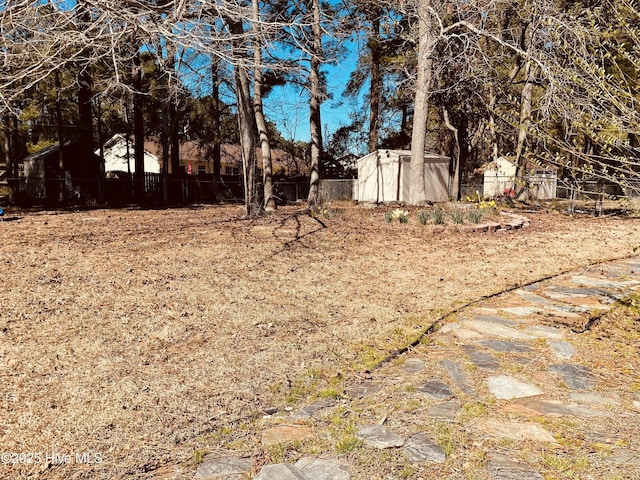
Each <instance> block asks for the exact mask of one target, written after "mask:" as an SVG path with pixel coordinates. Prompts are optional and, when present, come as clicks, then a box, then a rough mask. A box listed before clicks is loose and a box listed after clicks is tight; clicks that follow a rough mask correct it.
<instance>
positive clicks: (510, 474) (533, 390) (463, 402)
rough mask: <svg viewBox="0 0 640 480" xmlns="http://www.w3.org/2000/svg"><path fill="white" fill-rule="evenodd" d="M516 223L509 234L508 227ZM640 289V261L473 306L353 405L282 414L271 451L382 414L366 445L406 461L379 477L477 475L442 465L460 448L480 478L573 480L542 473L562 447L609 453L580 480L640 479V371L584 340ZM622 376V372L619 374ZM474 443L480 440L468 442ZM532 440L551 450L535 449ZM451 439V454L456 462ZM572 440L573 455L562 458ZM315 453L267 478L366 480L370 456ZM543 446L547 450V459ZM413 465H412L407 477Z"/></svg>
mask: <svg viewBox="0 0 640 480" xmlns="http://www.w3.org/2000/svg"><path fill="white" fill-rule="evenodd" d="M504 223H505V227H504V228H510V227H509V226H508V223H509V222H504ZM632 291H640V258H636V259H631V260H621V261H619V262H614V263H612V264H610V265H599V266H598V267H596V268H590V269H583V270H582V271H576V272H573V273H569V274H565V275H560V276H558V277H553V278H550V279H547V280H544V281H541V282H538V283H534V284H531V285H526V286H523V287H521V288H518V289H516V290H513V291H511V292H506V293H503V294H501V295H498V296H496V297H493V298H491V299H488V300H486V301H483V302H480V303H478V304H475V305H473V306H470V307H466V308H464V309H461V311H458V312H457V313H456V317H455V319H453V318H452V319H451V320H450V321H447V319H444V320H443V321H442V322H441V324H440V326H439V328H438V330H437V331H436V332H434V333H433V334H432V339H433V342H432V343H426V344H420V345H417V346H415V348H413V349H411V350H410V351H409V352H410V353H407V354H406V357H405V358H404V361H403V362H397V363H395V364H394V363H393V362H388V363H386V364H384V365H382V366H381V367H379V368H378V369H374V370H373V371H372V372H371V374H370V375H369V374H368V375H367V377H366V378H367V380H365V381H361V382H359V383H354V384H351V385H347V386H346V387H345V390H344V396H343V397H341V398H338V399H333V398H332V399H320V400H317V399H316V400H310V401H309V402H308V403H307V404H306V405H303V406H301V407H300V409H299V410H297V412H296V413H292V414H291V417H286V416H285V417H283V418H278V417H277V416H276V417H275V418H274V419H273V422H274V423H275V422H276V421H278V422H282V423H281V424H277V425H264V426H263V427H261V434H262V435H261V437H258V438H261V439H262V445H263V447H264V448H271V447H272V446H275V445H277V444H285V445H288V446H290V447H292V448H293V446H294V445H296V444H301V445H304V444H305V442H307V441H310V442H315V441H317V440H320V441H319V442H318V444H320V445H323V444H326V440H330V441H334V440H335V439H334V436H335V435H336V433H335V432H336V431H337V430H339V428H341V427H339V426H338V425H339V422H338V423H337V424H336V425H334V424H333V421H332V422H329V421H327V420H328V418H329V416H330V415H331V414H332V412H335V413H339V417H340V418H344V419H346V420H347V421H348V422H349V424H353V421H354V420H355V421H357V420H358V418H365V417H358V415H360V414H361V412H362V414H363V415H364V414H365V413H367V412H369V413H368V417H367V418H368V420H365V421H362V422H358V423H360V425H361V426H360V427H359V428H357V430H356V433H355V435H356V437H357V438H358V439H359V440H360V441H361V442H362V443H361V447H359V448H364V449H371V452H372V455H376V453H373V452H375V450H379V449H384V450H388V449H390V450H391V452H395V453H391V455H390V457H389V458H394V459H395V460H393V464H394V465H395V468H397V470H395V472H394V471H393V468H394V466H393V465H392V466H390V467H389V470H388V471H384V472H383V471H382V470H383V469H381V471H380V475H379V478H380V479H392V478H393V479H397V478H405V476H404V474H406V473H407V472H411V471H412V470H411V469H418V470H419V469H421V468H427V470H425V471H426V472H428V473H421V474H416V475H417V476H416V477H415V478H452V479H462V478H467V477H466V476H464V474H463V473H460V474H459V475H458V476H456V475H457V474H452V471H453V470H451V469H449V470H446V472H445V471H442V472H441V471H440V470H437V469H439V468H445V467H444V466H443V465H442V464H443V462H444V465H448V464H449V463H450V462H447V461H446V460H447V455H448V454H449V452H451V450H452V453H451V456H452V458H456V462H457V461H458V459H460V460H461V461H463V462H464V461H465V460H463V459H464V458H466V457H465V455H467V452H468V451H469V449H470V448H471V449H475V450H478V449H480V450H482V452H483V453H484V454H485V455H486V457H484V460H482V461H481V462H480V466H479V468H480V469H483V470H484V471H483V472H479V473H478V475H477V476H478V478H489V479H491V480H540V479H542V478H545V477H543V475H547V474H548V475H550V476H551V477H553V478H556V477H558V478H564V477H563V475H564V472H562V471H560V472H554V471H553V465H551V466H549V464H547V465H546V467H544V469H539V468H538V467H539V466H540V465H544V464H545V461H544V458H545V457H544V455H547V456H553V455H554V454H553V452H556V451H562V452H563V453H562V455H564V456H569V457H570V456H572V455H574V454H575V451H576V449H578V450H579V449H580V448H581V447H580V446H581V445H584V451H583V455H585V456H591V455H593V452H598V457H597V461H594V462H590V463H589V464H588V466H587V467H585V468H587V469H588V471H587V472H586V473H585V474H584V475H582V473H581V472H579V473H577V474H576V475H578V477H580V478H609V477H615V478H639V479H640V475H638V476H637V477H633V476H632V475H630V474H629V472H638V471H640V451H638V445H640V429H638V428H635V429H633V428H632V429H629V428H626V429H625V428H621V427H624V426H629V425H630V426H633V425H640V393H638V392H637V391H635V392H634V389H637V378H635V377H633V376H630V375H629V371H633V367H631V366H630V364H629V362H628V361H622V362H621V363H620V364H619V365H620V366H621V367H622V368H625V369H626V370H625V374H624V375H620V374H619V373H618V372H615V369H616V368H617V366H618V365H616V364H612V365H607V364H606V363H605V362H592V363H590V361H589V360H590V359H593V358H594V357H593V355H594V352H593V351H592V349H593V345H592V344H587V343H584V342H583V340H582V339H583V338H584V337H583V336H582V334H580V333H576V332H580V331H581V327H582V326H583V325H586V324H587V321H588V320H589V319H590V318H591V317H590V315H591V314H592V312H593V311H594V310H595V311H602V310H604V309H608V308H611V306H612V305H613V303H614V302H615V301H617V300H620V299H621V298H624V297H625V296H626V295H628V294H629V292H632ZM572 329H573V330H572ZM608 353H611V352H608ZM596 355H597V354H596ZM625 362H626V363H625ZM612 371H613V372H614V373H615V374H617V375H618V377H616V376H611V375H609V373H610V372H612ZM605 378H607V379H609V378H625V379H626V378H628V381H621V382H620V384H619V385H618V387H617V388H616V386H615V385H614V386H613V387H612V386H611V383H610V382H609V383H607V382H605V381H604V380H603V382H602V385H601V384H600V382H599V379H605ZM634 378H635V380H634ZM634 382H635V383H634ZM402 385H405V386H406V387H405V388H402ZM603 385H606V389H607V390H604V389H603ZM396 399H397V401H398V403H397V405H396V404H395V403H394V402H395V400H396ZM268 421H269V422H271V421H272V417H269V419H268ZM303 422H304V423H303ZM368 422H371V423H368ZM375 422H378V423H375ZM328 429H329V430H330V431H331V432H333V433H327V432H328ZM460 430H461V431H462V432H460ZM452 431H458V432H459V434H458V437H455V439H456V440H455V441H452V439H451V437H450V436H448V435H450V433H447V432H452ZM634 432H635V433H634ZM338 435H339V433H338ZM447 438H449V440H447ZM465 438H466V439H467V440H468V441H469V442H470V444H465V443H464V440H463V439H465ZM331 439H334V440H331ZM561 439H563V441H560V440H561ZM559 441H560V443H559ZM532 442H534V443H536V444H538V445H540V448H533V449H532V448H531V444H532ZM445 445H448V448H449V449H451V450H447V454H445V448H444V446H445ZM505 445H508V449H507V451H505ZM566 445H570V446H571V447H570V448H569V450H567V451H563V449H565V450H566V449H567V448H568V447H566ZM602 445H606V448H604V449H603V447H602ZM296 448H297V447H296ZM313 448H314V455H313V456H309V457H302V458H300V459H299V460H297V461H296V459H295V458H294V459H293V462H295V464H293V463H277V464H276V463H274V464H270V465H265V466H264V467H262V468H261V469H260V471H259V473H258V474H257V476H255V477H254V480H275V479H278V480H289V479H291V480H310V479H313V480H329V479H331V480H351V478H353V479H354V480H360V479H364V478H365V477H362V476H358V475H359V473H357V472H360V471H361V470H359V466H358V465H356V464H349V463H348V462H349V460H347V459H353V460H355V459H356V458H364V457H366V454H365V455H364V456H362V455H360V454H358V455H355V456H349V455H346V456H345V455H341V454H338V453H335V452H334V455H333V457H332V456H331V455H322V452H318V451H317V450H316V448H317V447H316V446H314V447H313ZM541 452H546V453H544V455H543V456H542V457H541V456H540V455H541ZM377 455H380V453H378V454H377ZM258 458H262V457H258ZM477 458H482V456H479V457H477ZM594 458H595V457H594ZM289 459H290V457H287V461H289ZM524 459H526V460H527V461H524ZM476 461H477V459H476ZM403 462H405V463H408V464H411V467H410V469H409V470H406V471H405V470H403V472H404V473H403V474H401V473H400V468H401V467H402V464H403ZM466 462H467V463H462V464H461V465H462V469H459V468H457V467H456V471H457V472H462V470H464V469H465V468H467V466H465V465H472V464H473V462H474V460H473V459H471V463H469V459H468V458H467V460H466ZM454 463H455V462H454ZM256 464H257V465H260V464H261V463H260V461H259V460H258V462H257V463H254V462H253V459H252V458H247V457H246V456H245V455H244V454H241V453H239V452H238V453H237V454H236V455H233V452H231V453H229V452H221V453H219V454H210V455H208V456H206V457H205V459H204V461H203V462H202V463H201V464H200V465H199V466H198V468H197V470H196V471H195V477H194V478H196V479H198V480H206V479H209V480H236V479H238V478H247V474H248V472H249V471H250V470H251V469H252V468H256V467H254V466H255V465H256ZM456 465H457V464H456ZM468 468H476V467H475V466H470V467H468ZM434 472H440V473H434ZM612 472H614V473H612ZM578 477H576V478H578ZM367 478H369V477H367ZM376 478H378V477H376ZM410 478H414V477H410Z"/></svg>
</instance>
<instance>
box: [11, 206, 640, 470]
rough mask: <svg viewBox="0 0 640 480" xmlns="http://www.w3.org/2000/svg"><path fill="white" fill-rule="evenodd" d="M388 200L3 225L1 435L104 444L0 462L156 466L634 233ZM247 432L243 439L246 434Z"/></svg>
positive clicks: (617, 248)
mask: <svg viewBox="0 0 640 480" xmlns="http://www.w3.org/2000/svg"><path fill="white" fill-rule="evenodd" d="M383 213H384V210H382V209H373V210H367V209H360V208H354V207H348V206H343V207H340V206H337V207H335V206H334V207H333V208H332V214H331V215H330V216H329V217H324V216H319V217H317V218H313V217H310V216H308V215H306V214H305V213H304V212H302V211H301V210H298V209H295V208H292V207H289V208H283V209H281V210H279V211H278V212H276V213H274V214H273V215H269V216H267V217H262V218H258V219H254V220H243V219H241V218H240V214H241V210H240V209H239V208H237V207H233V206H223V207H218V206H212V207H203V208H194V209H174V210H146V211H145V210H95V211H85V212H26V213H24V214H22V215H21V216H22V218H21V219H20V220H17V221H13V222H3V223H0V252H1V256H0V265H1V266H2V272H3V277H2V287H1V290H0V292H1V294H2V303H1V305H2V306H1V308H0V375H1V376H2V398H0V402H2V403H3V415H2V422H1V424H0V445H2V449H3V450H4V451H7V452H43V453H57V454H70V455H72V457H73V456H74V455H75V454H76V453H83V452H97V453H100V454H101V459H102V461H101V462H100V463H98V464H92V465H83V464H79V463H76V462H75V461H74V460H75V459H72V461H71V462H70V463H68V464H57V463H56V462H55V461H54V462H48V463H49V465H47V464H46V463H47V462H44V463H39V464H31V465H11V466H2V465H0V476H10V477H12V478H20V477H26V476H28V475H29V474H31V475H33V476H36V477H38V478H52V479H56V478H92V479H95V478H105V479H107V478H108V479H111V478H125V477H126V478H146V477H148V478H159V477H160V476H161V474H160V472H163V471H165V470H163V468H164V467H165V466H166V465H174V464H178V463H181V464H182V465H183V466H185V465H190V464H192V461H193V459H194V456H197V455H198V453H197V452H198V451H199V450H198V449H199V448H201V447H202V443H201V442H200V440H199V439H201V438H202V437H201V436H202V435H203V434H209V433H211V435H213V436H212V437H209V440H207V442H208V446H207V448H211V444H210V442H211V438H215V434H216V432H218V433H219V434H220V435H222V436H224V437H225V438H232V437H233V435H234V429H245V428H247V426H246V423H245V420H246V419H250V418H254V417H256V418H257V417H259V416H261V415H262V414H263V412H265V411H272V410H273V409H282V408H284V407H285V406H286V401H287V395H289V394H291V391H292V388H293V387H295V386H296V385H298V386H300V385H301V382H302V386H303V387H304V379H305V378H308V377H309V375H310V372H320V373H319V377H318V378H319V380H318V383H317V384H314V385H313V388H314V389H316V395H317V392H321V391H322V390H323V389H325V390H327V389H331V388H337V387H336V386H339V385H340V384H341V383H340V382H342V381H345V382H348V381H349V379H350V378H352V377H353V376H355V375H359V374H360V373H361V372H362V370H363V369H364V368H366V366H367V365H368V363H367V361H368V360H371V358H374V359H375V358H380V357H382V356H384V355H386V354H387V353H388V352H389V351H390V350H393V349H394V348H397V347H398V346H401V344H402V343H403V342H406V341H407V339H410V338H413V337H414V336H415V335H416V334H417V333H419V332H420V331H422V330H423V329H424V328H426V327H427V326H428V325H430V323H431V322H433V321H434V320H435V319H436V318H438V317H439V316H440V315H441V314H442V313H444V312H447V311H450V310H451V309H452V308H454V307H456V306H459V305H463V304H465V303H467V302H469V301H472V300H475V299H478V298H479V297H481V296H485V295H489V294H493V293H496V292H499V291H501V290H503V289H506V288H510V287H513V286H515V285H519V284H524V283H528V282H531V281H534V280H536V279H538V278H542V277H546V276H548V275H551V274H555V273H559V272H561V271H565V270H568V269H573V268H576V267H578V266H580V265H587V264H590V263H593V262H598V261H601V260H606V259H611V258H616V257H622V256H625V255H629V254H631V252H632V248H633V247H634V246H636V245H637V244H639V243H640V241H639V237H638V233H637V229H636V224H635V223H634V222H633V221H630V220H627V219H625V218H620V217H611V218H600V219H598V218H591V217H589V216H585V217H579V216H577V217H566V216H563V215H560V214H555V213H540V214H529V216H530V217H531V218H532V220H533V225H532V226H531V227H530V228H528V229H526V230H523V231H517V232H513V233H509V234H503V235H475V234H468V233H459V232H454V233H451V231H450V230H445V231H444V232H442V233H439V232H440V230H438V229H434V228H433V227H432V226H429V225H427V226H426V227H421V226H419V225H418V224H417V222H416V221H415V219H413V218H412V221H410V223H409V224H396V223H394V224H385V223H384V219H383ZM336 378H338V379H339V380H336ZM332 382H333V384H332ZM305 388H306V387H305ZM310 393H312V392H311V390H310V389H307V390H304V391H302V392H300V395H299V397H300V398H303V397H304V395H306V394H310ZM220 432H222V433H220ZM235 434H237V431H236V432H235ZM247 435H248V433H247V432H246V431H243V432H242V435H238V437H242V438H243V439H244V440H243V441H242V442H240V443H239V444H238V445H241V447H242V448H244V449H246V450H247V451H249V452H251V451H255V450H256V449H257V448H258V447H257V443H252V441H251V440H250V438H251V437H250V436H249V437H247ZM247 438H249V440H247ZM255 442H257V440H256V441H255ZM58 463H59V462H58Z"/></svg>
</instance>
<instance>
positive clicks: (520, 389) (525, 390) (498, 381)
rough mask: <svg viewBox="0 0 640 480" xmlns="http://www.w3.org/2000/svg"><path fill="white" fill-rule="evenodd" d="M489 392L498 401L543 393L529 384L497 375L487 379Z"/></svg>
mask: <svg viewBox="0 0 640 480" xmlns="http://www.w3.org/2000/svg"><path fill="white" fill-rule="evenodd" d="M487 385H488V387H489V391H490V392H491V393H492V394H493V395H495V397H496V398H498V399H503V400H510V399H512V398H524V397H533V396H535V395H541V394H543V393H544V392H543V391H542V390H541V389H539V388H538V387H536V386H535V385H531V384H529V383H525V382H522V381H520V380H518V379H517V378H514V377H510V376H508V375H498V376H494V377H489V378H488V379H487Z"/></svg>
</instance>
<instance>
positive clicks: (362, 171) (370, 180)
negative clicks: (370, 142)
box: [354, 150, 451, 203]
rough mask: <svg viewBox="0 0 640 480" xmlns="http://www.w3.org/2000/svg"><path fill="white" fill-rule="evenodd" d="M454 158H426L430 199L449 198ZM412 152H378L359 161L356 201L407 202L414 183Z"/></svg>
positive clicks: (425, 178)
mask: <svg viewBox="0 0 640 480" xmlns="http://www.w3.org/2000/svg"><path fill="white" fill-rule="evenodd" d="M450 163H451V159H450V158H449V157H444V156H442V155H436V154H435V153H425V155H424V182H425V189H426V192H427V200H428V201H431V202H446V201H447V200H448V199H449V184H450V174H449V167H450ZM410 165H411V151H410V150H376V151H375V152H371V153H369V154H367V155H365V156H364V157H361V158H359V159H358V161H357V166H358V179H357V181H356V188H355V189H354V199H355V200H358V201H359V202H372V203H385V202H408V201H409V188H410V184H411V168H410Z"/></svg>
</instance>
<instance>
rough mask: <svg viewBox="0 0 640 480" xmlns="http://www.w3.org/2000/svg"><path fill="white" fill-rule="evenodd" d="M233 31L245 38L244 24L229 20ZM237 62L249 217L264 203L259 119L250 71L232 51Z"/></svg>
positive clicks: (245, 195) (234, 42) (238, 95)
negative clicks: (259, 187)
mask: <svg viewBox="0 0 640 480" xmlns="http://www.w3.org/2000/svg"><path fill="white" fill-rule="evenodd" d="M227 23H228V25H229V30H230V31H231V33H232V34H233V35H236V36H237V37H238V38H241V37H242V36H243V35H244V28H243V26H242V22H241V21H237V20H232V19H227ZM237 42H238V40H234V41H233V42H232V49H233V50H237V44H236V43H237ZM232 55H233V56H234V58H236V59H237V61H236V64H235V65H234V67H233V74H234V79H235V87H236V98H237V102H238V130H239V132H240V146H241V148H242V167H243V173H244V208H245V215H246V216H248V217H249V216H253V215H254V214H257V213H258V212H259V209H260V204H259V202H258V200H257V198H256V184H255V183H256V182H255V171H256V141H255V130H256V127H255V116H254V114H253V105H252V101H251V88H250V85H249V72H248V70H247V66H246V65H245V64H244V63H243V62H242V59H241V56H240V55H239V54H238V52H237V51H236V52H232Z"/></svg>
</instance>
